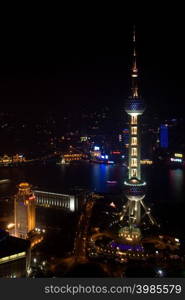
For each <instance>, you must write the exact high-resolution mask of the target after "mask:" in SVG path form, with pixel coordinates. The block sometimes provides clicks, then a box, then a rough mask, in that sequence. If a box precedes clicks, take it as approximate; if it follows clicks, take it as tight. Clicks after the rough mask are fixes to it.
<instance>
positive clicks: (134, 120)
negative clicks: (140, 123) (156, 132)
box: [131, 115, 137, 125]
mask: <svg viewBox="0 0 185 300" xmlns="http://www.w3.org/2000/svg"><path fill="white" fill-rule="evenodd" d="M131 124H132V125H136V124H137V115H132V116H131Z"/></svg>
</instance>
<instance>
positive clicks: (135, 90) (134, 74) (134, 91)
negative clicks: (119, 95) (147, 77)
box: [131, 25, 139, 98]
mask: <svg viewBox="0 0 185 300" xmlns="http://www.w3.org/2000/svg"><path fill="white" fill-rule="evenodd" d="M136 57H137V55H136V27H135V25H134V27H133V63H132V68H131V77H132V97H133V98H138V97H139V95H138V83H137V78H138V68H137V58H136Z"/></svg>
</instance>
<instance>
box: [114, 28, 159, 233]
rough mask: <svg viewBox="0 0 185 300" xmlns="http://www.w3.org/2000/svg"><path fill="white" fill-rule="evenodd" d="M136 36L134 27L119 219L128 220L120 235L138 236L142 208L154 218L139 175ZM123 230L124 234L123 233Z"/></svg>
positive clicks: (141, 109) (139, 102) (139, 103)
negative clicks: (123, 198) (126, 151)
mask: <svg viewBox="0 0 185 300" xmlns="http://www.w3.org/2000/svg"><path fill="white" fill-rule="evenodd" d="M135 42H136V36H135V29H134V32H133V44H134V47H133V64H132V69H131V81H132V87H131V96H130V97H129V98H128V99H127V101H126V103H125V111H126V113H127V114H128V115H129V124H130V128H129V133H130V140H129V162H128V179H127V180H126V181H125V183H124V185H125V194H126V197H127V199H128V201H127V203H126V205H125V206H124V207H123V208H124V209H123V213H122V214H121V218H120V220H121V221H122V222H123V221H124V220H125V219H126V218H127V221H128V227H124V228H122V235H123V236H126V235H127V234H129V236H130V233H131V232H132V233H133V232H135V233H136V234H135V235H133V236H137V237H138V236H139V235H140V234H139V235H138V232H140V231H139V227H138V226H139V225H140V223H141V217H142V215H141V214H142V211H141V207H142V208H143V209H144V211H145V214H147V215H148V217H149V219H150V221H151V223H152V224H154V223H155V220H154V219H153V218H152V216H151V214H150V209H148V208H146V206H145V204H144V202H143V199H144V197H145V188H146V182H144V181H143V180H142V177H141V167H140V151H141V144H140V124H139V123H140V122H139V120H140V116H141V115H142V114H143V112H144V110H145V105H144V101H143V99H142V98H141V96H140V93H139V89H138V68H137V61H136V47H135ZM124 232H125V235H124V234H123V233H124Z"/></svg>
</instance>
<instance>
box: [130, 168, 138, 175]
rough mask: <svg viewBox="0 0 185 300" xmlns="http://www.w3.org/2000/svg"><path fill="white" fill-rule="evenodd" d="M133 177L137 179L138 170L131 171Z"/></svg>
mask: <svg viewBox="0 0 185 300" xmlns="http://www.w3.org/2000/svg"><path fill="white" fill-rule="evenodd" d="M131 177H137V169H131Z"/></svg>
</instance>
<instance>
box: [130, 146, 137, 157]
mask: <svg viewBox="0 0 185 300" xmlns="http://www.w3.org/2000/svg"><path fill="white" fill-rule="evenodd" d="M131 156H137V148H131Z"/></svg>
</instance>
